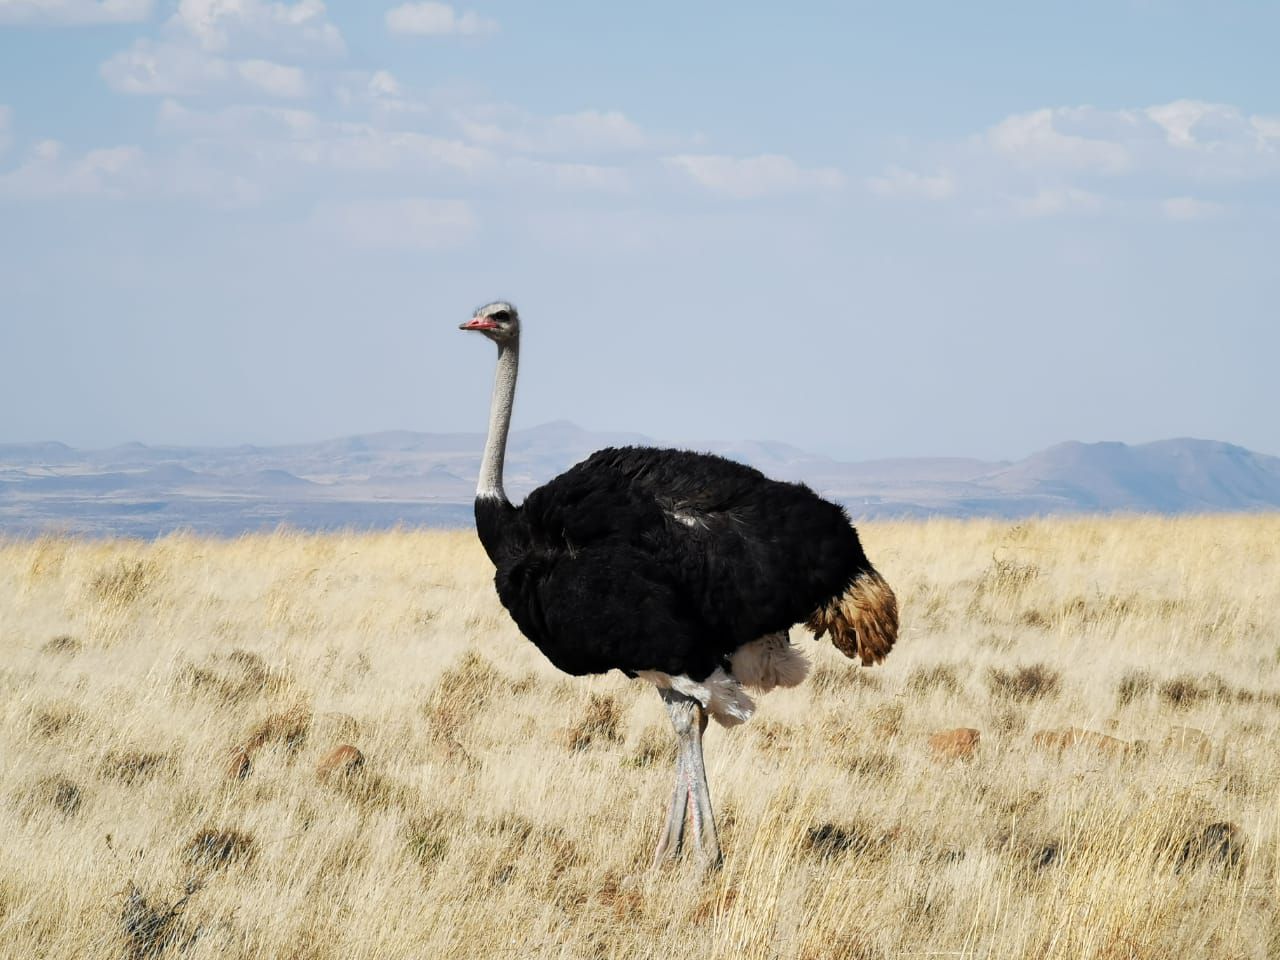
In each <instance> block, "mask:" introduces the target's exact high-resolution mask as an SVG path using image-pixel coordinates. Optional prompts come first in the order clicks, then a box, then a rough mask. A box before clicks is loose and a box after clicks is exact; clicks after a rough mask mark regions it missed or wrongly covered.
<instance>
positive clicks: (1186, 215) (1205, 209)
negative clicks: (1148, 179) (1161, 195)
mask: <svg viewBox="0 0 1280 960" xmlns="http://www.w3.org/2000/svg"><path fill="white" fill-rule="evenodd" d="M1225 211H1226V208H1225V207H1224V206H1223V205H1222V204H1220V203H1213V202H1211V201H1209V200H1197V199H1196V198H1195V197H1169V198H1168V199H1166V200H1163V201H1161V203H1160V212H1161V213H1163V214H1164V216H1165V219H1167V220H1174V221H1178V222H1189V221H1192V220H1211V219H1213V218H1214V217H1219V216H1221V215H1222V214H1223V213H1224V212H1225Z"/></svg>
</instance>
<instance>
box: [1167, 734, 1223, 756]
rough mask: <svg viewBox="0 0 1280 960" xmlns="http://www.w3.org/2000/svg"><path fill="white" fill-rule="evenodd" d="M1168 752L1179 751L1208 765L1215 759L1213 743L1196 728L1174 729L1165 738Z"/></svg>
mask: <svg viewBox="0 0 1280 960" xmlns="http://www.w3.org/2000/svg"><path fill="white" fill-rule="evenodd" d="M1163 746H1164V748H1165V749H1166V750H1173V751H1178V752H1180V753H1185V754H1188V755H1190V756H1192V757H1195V758H1196V759H1197V760H1199V761H1200V762H1201V763H1207V762H1208V761H1209V760H1210V759H1211V758H1212V757H1213V741H1212V740H1211V739H1209V735H1208V734H1206V733H1205V732H1204V731H1203V730H1197V729H1196V728H1195V727H1173V728H1171V729H1170V730H1169V733H1168V734H1167V735H1166V736H1165V738H1164V744H1163Z"/></svg>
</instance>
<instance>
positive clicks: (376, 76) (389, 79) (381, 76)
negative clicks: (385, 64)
mask: <svg viewBox="0 0 1280 960" xmlns="http://www.w3.org/2000/svg"><path fill="white" fill-rule="evenodd" d="M368 90H369V95H370V96H372V97H398V96H400V82H399V81H398V80H397V79H396V78H395V77H393V76H392V75H391V74H390V73H388V72H387V71H386V70H375V71H374V73H373V76H371V77H370V78H369V83H368Z"/></svg>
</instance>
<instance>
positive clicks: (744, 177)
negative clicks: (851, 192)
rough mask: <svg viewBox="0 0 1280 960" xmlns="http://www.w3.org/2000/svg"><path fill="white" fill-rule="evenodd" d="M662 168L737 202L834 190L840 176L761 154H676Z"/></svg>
mask: <svg viewBox="0 0 1280 960" xmlns="http://www.w3.org/2000/svg"><path fill="white" fill-rule="evenodd" d="M665 163H666V165H667V166H668V167H669V168H670V169H673V170H676V171H679V172H680V173H681V174H683V175H684V176H686V177H688V178H689V179H690V180H692V181H693V182H694V183H696V184H698V185H699V186H700V187H703V188H705V189H707V190H710V191H712V192H713V193H720V194H724V195H725V196H730V197H735V198H738V199H750V198H755V197H764V196H769V195H771V194H785V193H796V192H799V191H806V190H838V189H840V188H841V187H843V186H844V174H842V173H841V172H840V171H839V170H835V169H833V168H831V167H815V168H805V167H801V166H800V165H799V164H797V163H796V162H795V161H794V160H792V159H791V158H790V157H786V156H783V155H781V154H763V155H761V156H757V157H732V156H725V155H722V154H680V155H678V156H674V157H667V158H666V160H665Z"/></svg>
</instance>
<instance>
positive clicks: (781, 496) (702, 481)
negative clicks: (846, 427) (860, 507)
mask: <svg viewBox="0 0 1280 960" xmlns="http://www.w3.org/2000/svg"><path fill="white" fill-rule="evenodd" d="M475 509H476V526H477V529H478V532H479V535H480V540H481V542H482V543H483V545H484V548H485V550H486V552H487V553H488V554H489V557H490V559H491V560H492V561H493V563H494V566H495V567H496V573H495V575H494V583H495V585H496V587H497V590H498V596H499V598H500V599H501V601H502V604H503V606H505V607H506V608H507V610H508V611H509V612H510V613H511V616H512V618H513V619H514V620H515V622H516V624H517V625H518V626H519V628H520V630H521V632H522V633H524V635H525V636H526V637H528V638H529V639H530V640H531V641H533V643H534V644H536V645H537V647H538V649H539V650H541V651H542V652H543V653H544V654H545V655H546V657H547V659H549V660H550V661H551V662H552V663H553V664H554V665H555V666H556V667H558V668H559V669H561V670H563V671H565V672H566V673H570V674H575V675H581V674H589V673H604V672H607V671H609V670H613V669H617V670H622V671H624V672H626V673H628V674H634V673H635V672H637V671H640V670H657V671H662V672H664V673H668V674H673V675H675V674H685V675H687V676H689V677H691V678H692V679H694V680H702V679H705V678H706V677H707V676H708V675H710V674H711V672H712V671H713V670H715V668H716V667H718V666H721V665H723V664H724V662H725V660H726V658H727V657H728V656H729V655H730V654H732V653H733V651H734V650H736V649H737V648H738V647H740V646H742V645H743V644H746V643H750V642H751V641H753V640H757V639H759V638H760V637H763V636H765V635H767V634H770V633H774V632H776V631H780V630H786V629H787V628H789V627H790V626H791V625H792V624H795V623H798V622H801V621H803V620H805V619H806V618H807V617H809V616H810V615H811V614H812V613H813V612H814V611H815V610H816V609H817V608H819V607H820V606H822V605H823V604H825V603H827V602H829V601H831V600H832V599H833V598H837V597H839V596H840V595H841V594H842V593H843V592H844V591H845V590H846V589H847V588H848V587H849V586H850V584H851V583H852V582H853V580H854V578H855V577H857V576H858V575H859V574H860V573H864V572H866V571H868V570H870V569H871V565H870V563H869V562H868V560H867V557H866V555H865V554H864V553H863V550H862V546H861V544H860V543H859V541H858V535H857V532H856V531H855V530H854V528H853V526H852V525H851V524H850V522H849V518H848V516H847V515H846V514H845V512H844V509H843V508H842V507H840V506H838V505H836V504H833V503H831V502H829V501H827V500H824V499H822V498H821V497H819V496H818V495H817V494H815V493H814V492H813V491H812V490H810V489H809V488H808V487H806V486H804V485H803V484H798V483H783V482H778V481H775V480H770V479H769V478H767V477H766V476H765V475H764V474H762V473H761V472H760V471H758V470H756V469H754V468H752V467H748V466H744V465H743V464H740V463H736V462H734V461H732V460H728V459H725V458H724V457H719V456H714V455H711V454H702V453H693V452H689V451H684V450H663V449H655V448H648V447H624V448H609V449H606V450H601V451H599V452H597V453H595V454H593V455H592V456H590V457H588V458H587V459H586V460H584V461H582V462H581V463H579V464H577V465H576V466H574V467H571V468H570V469H569V470H567V471H566V472H565V473H563V474H561V475H560V476H558V477H556V478H555V479H554V480H551V481H550V482H549V483H547V484H546V485H544V486H542V487H539V488H538V489H537V490H535V491H533V493H531V494H530V495H529V496H528V498H527V499H526V500H525V502H524V504H523V505H522V506H520V507H513V506H512V505H511V504H510V503H508V502H506V500H505V499H498V498H484V497H482V498H478V499H477V500H476V508H475Z"/></svg>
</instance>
